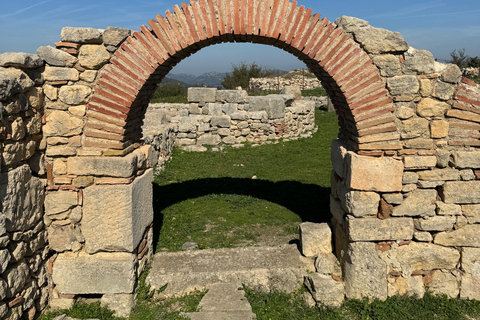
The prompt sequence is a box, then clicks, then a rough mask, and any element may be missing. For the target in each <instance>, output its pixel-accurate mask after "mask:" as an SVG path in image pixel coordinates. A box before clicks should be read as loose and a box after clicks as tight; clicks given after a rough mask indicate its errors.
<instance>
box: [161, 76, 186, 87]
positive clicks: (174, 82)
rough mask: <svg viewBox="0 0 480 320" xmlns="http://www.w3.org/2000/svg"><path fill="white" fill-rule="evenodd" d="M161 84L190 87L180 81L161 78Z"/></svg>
mask: <svg viewBox="0 0 480 320" xmlns="http://www.w3.org/2000/svg"><path fill="white" fill-rule="evenodd" d="M161 84H180V85H181V86H182V87H185V88H188V87H189V86H190V85H189V84H188V83H185V82H183V81H180V80H175V79H172V78H168V77H165V78H163V80H162V82H161Z"/></svg>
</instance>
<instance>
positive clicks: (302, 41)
mask: <svg viewBox="0 0 480 320" xmlns="http://www.w3.org/2000/svg"><path fill="white" fill-rule="evenodd" d="M320 17H321V15H320V14H319V13H315V14H314V15H313V16H311V17H310V19H309V21H308V27H307V28H306V30H305V32H304V33H303V34H302V36H301V37H300V38H299V41H298V44H296V45H295V47H296V48H298V49H299V50H300V51H303V49H305V46H306V44H307V40H309V39H310V37H311V36H312V32H313V30H315V27H316V26H317V25H318V23H319V22H320Z"/></svg>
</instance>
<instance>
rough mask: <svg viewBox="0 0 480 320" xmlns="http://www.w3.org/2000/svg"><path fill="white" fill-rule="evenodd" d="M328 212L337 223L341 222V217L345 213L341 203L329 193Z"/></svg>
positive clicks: (342, 217)
mask: <svg viewBox="0 0 480 320" xmlns="http://www.w3.org/2000/svg"><path fill="white" fill-rule="evenodd" d="M330 213H331V214H332V216H333V218H334V219H335V220H337V222H338V223H339V224H343V219H344V217H345V215H346V214H347V213H346V212H345V211H344V210H343V207H342V203H341V202H340V201H338V200H336V199H335V198H333V196H331V195H330Z"/></svg>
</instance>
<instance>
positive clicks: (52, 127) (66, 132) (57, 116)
mask: <svg viewBox="0 0 480 320" xmlns="http://www.w3.org/2000/svg"><path fill="white" fill-rule="evenodd" d="M82 129H83V120H81V119H78V118H76V117H73V116H71V115H70V114H69V113H68V112H65V111H59V110H54V111H52V112H51V113H50V114H49V115H48V116H47V123H46V124H45V126H44V127H43V133H44V136H46V137H49V136H63V137H71V136H76V135H79V134H81V133H82Z"/></svg>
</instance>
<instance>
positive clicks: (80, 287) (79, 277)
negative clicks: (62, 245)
mask: <svg viewBox="0 0 480 320" xmlns="http://www.w3.org/2000/svg"><path fill="white" fill-rule="evenodd" d="M135 264H136V257H135V255H134V254H131V253H121V252H115V253H110V252H108V253H107V252H101V253H96V254H92V255H90V254H86V253H79V254H72V253H63V254H60V255H59V256H58V257H57V259H56V260H55V264H54V265H53V274H52V278H53V282H54V283H55V284H56V285H57V287H56V288H57V289H58V291H59V292H61V293H62V294H116V293H132V292H133V290H134V288H135V282H136V281H135V275H136V274H135V271H136V270H135V269H136V267H135Z"/></svg>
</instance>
